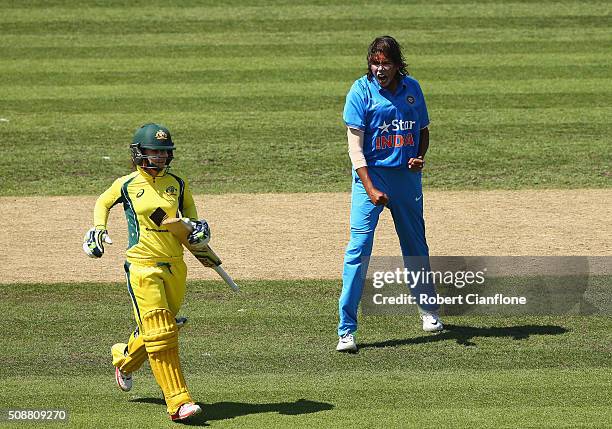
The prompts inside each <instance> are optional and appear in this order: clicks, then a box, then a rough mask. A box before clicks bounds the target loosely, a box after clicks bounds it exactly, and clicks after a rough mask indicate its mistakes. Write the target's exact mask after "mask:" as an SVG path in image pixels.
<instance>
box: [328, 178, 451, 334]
mask: <svg viewBox="0 0 612 429" xmlns="http://www.w3.org/2000/svg"><path fill="white" fill-rule="evenodd" d="M368 173H369V175H370V178H371V179H372V183H373V184H374V186H375V187H376V188H377V189H378V190H379V191H381V192H384V193H386V194H387V196H388V197H389V203H388V204H387V207H388V208H389V210H391V215H392V216H393V222H394V224H395V231H396V232H397V235H398V237H399V241H400V246H401V249H402V256H404V257H406V256H419V257H425V258H421V259H425V260H426V261H427V267H426V269H429V262H428V261H429V247H428V246H427V241H426V239H425V221H424V220H423V188H422V184H421V173H414V172H412V171H410V170H409V169H408V168H407V167H406V168H402V169H393V168H383V167H368ZM383 208H384V207H383V206H375V205H374V204H373V203H372V202H371V201H370V198H369V197H368V194H367V193H366V191H365V188H364V187H363V184H362V183H361V180H360V179H359V176H357V173H355V172H354V171H353V186H352V197H351V238H350V241H349V244H348V246H347V248H346V253H345V255H344V269H343V273H342V293H341V294H340V300H339V314H340V323H339V324H338V335H339V336H342V335H344V334H346V333H348V332H350V333H353V332H355V331H356V330H357V308H358V307H359V301H360V300H361V295H362V293H363V285H364V278H365V273H366V272H367V270H368V260H369V257H370V256H371V254H372V245H373V243H374V231H375V230H376V225H377V224H378V217H379V216H380V213H381V212H382V211H383ZM407 268H409V269H410V267H407ZM410 291H411V293H412V295H413V296H416V297H418V294H423V293H424V294H427V295H428V296H435V295H436V291H435V287H434V285H433V284H431V283H429V284H420V285H417V286H416V287H415V288H411V289H410ZM420 309H421V310H422V311H437V310H438V309H439V305H425V306H422V307H421V308H420Z"/></svg>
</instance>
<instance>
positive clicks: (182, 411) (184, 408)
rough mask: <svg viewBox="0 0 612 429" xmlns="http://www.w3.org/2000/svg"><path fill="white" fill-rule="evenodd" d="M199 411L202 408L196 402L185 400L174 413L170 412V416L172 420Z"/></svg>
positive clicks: (189, 415) (186, 417) (185, 417)
mask: <svg viewBox="0 0 612 429" xmlns="http://www.w3.org/2000/svg"><path fill="white" fill-rule="evenodd" d="M201 412H202V408H200V406H199V405H198V404H194V403H193V402H186V403H184V404H183V405H181V406H180V407H179V409H178V410H177V411H176V413H174V414H170V418H171V419H172V421H175V420H185V419H188V418H189V417H191V416H195V415H196V414H200V413H201Z"/></svg>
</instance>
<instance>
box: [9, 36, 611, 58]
mask: <svg viewBox="0 0 612 429" xmlns="http://www.w3.org/2000/svg"><path fill="white" fill-rule="evenodd" d="M406 45H407V46H406V48H407V50H408V52H410V56H411V57H419V56H421V55H424V54H427V55H444V54H455V55H456V54H480V55H490V54H517V53H522V52H531V53H532V54H534V53H544V54H553V53H565V54H567V53H571V52H576V53H581V54H582V53H592V54H603V53H607V52H609V51H610V50H612V40H601V41H599V40H593V41H591V40H584V41H574V42H563V43H560V42H556V41H553V42H540V41H529V42H465V43H436V42H433V41H432V42H422V43H409V44H406ZM363 49H364V47H363V45H362V44H358V43H354V44H343V45H341V46H340V45H339V44H338V43H329V44H328V43H324V44H316V45H315V44H312V43H301V44H282V45H279V44H270V45H260V44H254V45H240V46H237V45H236V46H213V45H202V44H184V45H170V46H164V45H162V46H156V48H155V51H156V55H158V56H163V57H165V58H167V59H171V58H184V57H196V56H198V55H202V56H213V57H221V56H223V55H226V56H227V57H230V58H237V57H239V58H252V57H261V58H269V59H270V61H276V60H275V58H278V57H279V56H284V55H291V56H306V57H311V56H320V57H321V58H330V57H334V56H335V55H340V54H342V55H348V54H353V55H356V56H359V55H360V54H363ZM136 52H142V54H145V53H146V50H143V45H132V46H129V45H127V46H120V47H116V48H114V49H113V50H112V51H108V52H103V53H101V52H100V49H97V48H96V47H94V46H80V47H53V48H50V47H22V48H15V47H12V46H6V47H4V48H2V47H0V55H1V56H2V58H3V59H5V60H9V59H16V60H17V59H21V58H30V59H32V60H35V59H46V58H53V59H73V60H75V59H87V58H93V59H95V58H100V56H101V55H103V56H104V57H105V58H107V59H131V58H134V57H135V53H136Z"/></svg>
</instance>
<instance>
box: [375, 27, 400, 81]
mask: <svg viewBox="0 0 612 429" xmlns="http://www.w3.org/2000/svg"><path fill="white" fill-rule="evenodd" d="M379 54H383V55H384V56H385V57H387V58H388V59H389V60H391V61H392V62H393V64H395V65H397V66H398V67H399V72H400V73H401V74H402V75H404V76H408V70H406V66H407V64H406V60H405V59H404V55H403V54H402V47H401V46H400V44H399V43H398V41H397V40H395V39H394V38H393V37H391V36H380V37H377V38H376V39H374V41H373V42H372V43H370V47H369V48H368V56H367V61H368V79H370V80H372V78H373V77H374V76H373V75H372V70H371V68H370V66H371V65H372V60H373V59H374V58H375V57H376V56H377V55H379Z"/></svg>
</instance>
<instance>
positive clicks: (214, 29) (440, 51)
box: [0, 0, 612, 428]
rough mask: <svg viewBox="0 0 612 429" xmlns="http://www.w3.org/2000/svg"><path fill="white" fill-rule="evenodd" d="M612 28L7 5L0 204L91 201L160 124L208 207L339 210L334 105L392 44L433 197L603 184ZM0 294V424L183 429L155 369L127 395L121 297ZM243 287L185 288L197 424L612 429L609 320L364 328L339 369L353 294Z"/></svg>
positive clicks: (125, 311)
mask: <svg viewBox="0 0 612 429" xmlns="http://www.w3.org/2000/svg"><path fill="white" fill-rule="evenodd" d="M611 10H612V7H611V6H610V3H609V2H605V1H588V0H587V1H564V0H561V1H527V0H515V1H512V2H505V1H502V0H486V1H479V2H466V1H460V0H431V1H430V0H428V1H425V0H416V1H410V2H402V1H389V2H378V3H372V2H365V1H359V2H350V4H349V3H347V2H341V1H337V0H332V1H323V0H313V1H309V2H308V3H301V4H296V2H292V1H287V0H284V1H283V0H280V1H272V0H269V1H255V2H247V1H245V0H229V1H224V2H222V3H221V2H212V1H194V0H187V1H182V2H168V1H161V0H152V1H146V2H145V1H142V0H136V1H132V2H129V5H128V2H124V1H118V0H109V1H90V2H84V1H58V0H49V1H42V0H41V1H35V0H32V1H30V0H23V1H19V2H16V1H9V0H0V100H2V103H1V106H0V132H2V134H3V148H4V151H3V156H2V157H0V179H1V182H0V183H1V185H2V186H0V196H18V197H19V196H31V195H39V196H54V195H94V194H98V193H100V192H101V191H103V190H104V189H105V188H106V187H107V186H109V185H110V183H111V182H112V180H113V179H115V178H116V177H118V176H121V175H123V174H126V173H127V172H128V171H129V152H128V144H129V143H130V141H131V137H132V134H133V132H134V130H135V129H136V128H137V127H138V126H139V125H140V124H142V123H145V122H151V121H154V122H161V123H163V124H165V125H166V126H168V127H169V128H170V130H171V132H172V134H173V138H174V140H175V143H176V144H177V145H178V150H177V152H176V154H175V155H176V159H175V160H174V161H173V167H174V168H175V169H176V171H179V172H181V173H183V174H184V175H185V176H186V177H188V178H189V180H190V183H191V186H192V189H193V191H194V193H196V194H211V193H213V194H214V193H229V192H252V193H261V192H319V191H330V192H331V191H347V192H348V191H349V189H350V165H349V159H348V156H347V153H346V152H347V150H346V138H345V133H344V128H343V123H342V108H343V104H344V97H345V95H346V92H347V91H348V89H349V87H350V86H351V84H352V82H353V81H354V80H355V79H357V78H358V77H360V76H361V75H362V74H364V72H365V65H364V60H365V52H366V49H367V46H368V44H369V42H370V41H371V40H372V39H373V38H374V37H376V36H378V35H381V34H391V35H393V36H395V37H396V38H397V39H398V40H399V41H400V42H402V44H403V46H404V51H405V54H406V57H407V61H408V63H409V71H410V73H411V74H412V75H413V76H414V77H416V78H417V79H418V80H419V81H420V82H421V85H422V87H423V90H424V92H425V96H426V99H427V102H428V107H429V112H430V117H431V119H432V125H431V147H430V152H429V154H428V164H427V169H426V171H425V173H424V181H425V186H426V187H427V189H442V190H444V189H449V190H461V189H533V188H610V187H611V186H612V182H611V177H612V170H611V168H612V167H611V164H612V151H611V150H610V141H611V140H612V125H611V122H610V116H611V114H612V71H611V70H612V68H611V66H612V57H611V56H610V51H611V49H612V33H611V32H610V26H611V23H612V22H611V19H610V12H611ZM67 217H68V216H67ZM77 245H78V244H77ZM5 251H9V250H8V249H6V248H4V247H2V243H0V252H5ZM41 251H43V250H42V249H41ZM0 256H1V255H0ZM58 257H60V256H58ZM0 260H1V258H0ZM4 268H5V269H14V268H13V267H4ZM41 269H42V267H41ZM1 282H2V280H1V279H0V291H1V296H2V300H1V301H0V312H1V313H2V314H3V315H4V317H3V318H1V319H0V327H1V332H2V338H3V343H2V344H3V347H1V348H0V359H1V361H2V362H3V365H2V366H1V367H0V410H3V412H4V411H5V410H7V409H15V408H19V409H24V408H37V409H38V408H41V409H43V408H44V409H49V408H63V409H68V410H69V413H70V426H71V427H92V428H99V427H118V428H125V427H134V426H139V427H171V426H173V425H172V424H171V423H170V421H169V420H168V418H167V416H166V415H165V412H164V410H165V407H164V406H163V400H162V399H161V396H160V391H159V389H158V387H157V386H156V384H155V382H154V380H153V378H152V376H151V373H150V370H149V368H148V365H145V367H144V368H143V369H142V370H141V372H139V373H138V374H137V375H136V377H135V388H134V390H133V391H132V392H130V393H128V394H124V393H122V392H120V391H119V390H118V389H117V388H116V386H115V384H114V380H113V368H112V366H111V363H110V353H109V349H110V346H111V345H112V344H113V343H114V342H119V341H124V340H125V339H126V338H127V336H128V334H129V332H130V330H131V329H132V328H133V326H132V324H133V320H132V316H131V312H130V307H129V300H128V297H127V293H126V292H125V290H124V285H123V284H120V283H117V284H19V285H15V284H11V285H6V284H2V283H1ZM240 283H241V285H242V288H243V293H242V294H241V295H240V296H235V295H232V294H231V293H230V292H228V291H227V290H226V289H225V288H224V286H222V285H221V284H220V283H218V282H196V283H194V282H191V283H190V284H189V288H188V296H187V300H186V303H185V306H184V309H183V310H184V311H183V312H184V314H185V315H188V316H189V317H190V320H191V321H190V325H191V326H190V327H189V328H188V329H186V330H185V331H184V332H183V333H182V334H181V341H182V343H181V344H182V345H181V347H182V351H181V354H182V360H183V365H184V368H185V372H186V375H187V380H188V383H189V386H190V388H191V390H192V392H193V394H194V396H195V398H196V399H197V400H198V401H199V402H200V403H201V404H202V405H203V408H204V410H205V413H204V414H203V415H202V416H200V418H199V419H196V420H195V421H194V422H192V423H193V424H194V425H200V426H205V425H210V426H211V427H219V428H221V427H232V428H235V427H244V428H272V427H278V428H287V427H291V428H301V427H304V428H306V427H307V428H336V427H337V428H351V427H355V428H362V427H384V428H391V427H417V428H419V427H426V426H433V427H444V428H447V427H448V428H453V427H457V428H464V427H465V428H474V427H491V428H502V427H503V428H516V427H521V428H526V427H533V428H542V427H550V428H569V427H592V428H603V427H612V412H611V411H610V410H611V409H612V399H610V398H611V395H610V391H611V388H610V386H611V385H612V371H611V367H612V350H611V348H610V347H611V346H610V344H611V343H612V338H611V334H610V332H612V320H611V318H610V317H603V316H591V317H578V316H555V317H553V316H549V317H512V318H501V317H475V316H471V317H468V316H462V317H458V316H455V317H448V318H447V319H445V323H446V324H447V328H448V329H447V331H445V332H444V333H441V334H438V335H427V334H424V333H423V332H422V331H421V330H420V326H419V323H418V320H417V318H416V316H415V317H373V316H370V317H364V318H362V320H361V325H360V326H361V328H362V329H361V331H360V332H359V343H360V345H361V350H360V352H359V353H358V354H356V355H343V354H338V353H336V352H334V351H333V349H334V347H335V343H336V341H337V337H336V336H335V326H336V323H337V298H338V294H339V291H340V281H339V280H338V281H301V282H289V281H276V282H272V281H258V282H254V281H250V282H249V281H242V282H240ZM4 425H7V427H28V425H27V424H24V423H19V424H14V425H11V424H9V423H7V422H6V421H1V420H0V426H4ZM43 426H44V427H50V426H53V427H55V426H57V427H62V425H60V424H57V425H49V424H45V425H43Z"/></svg>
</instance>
